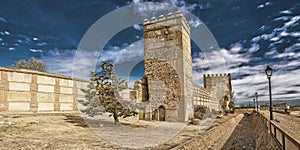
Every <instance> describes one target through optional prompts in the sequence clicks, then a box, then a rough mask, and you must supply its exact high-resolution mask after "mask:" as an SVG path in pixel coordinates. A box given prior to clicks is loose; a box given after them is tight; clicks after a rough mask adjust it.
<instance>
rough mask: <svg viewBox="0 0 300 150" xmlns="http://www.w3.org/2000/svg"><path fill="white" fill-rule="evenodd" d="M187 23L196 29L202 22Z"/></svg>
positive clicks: (191, 21) (192, 21)
mask: <svg viewBox="0 0 300 150" xmlns="http://www.w3.org/2000/svg"><path fill="white" fill-rule="evenodd" d="M188 23H189V25H190V26H193V27H195V28H197V27H198V26H199V25H201V24H202V22H201V21H200V20H199V19H197V20H189V21H188Z"/></svg>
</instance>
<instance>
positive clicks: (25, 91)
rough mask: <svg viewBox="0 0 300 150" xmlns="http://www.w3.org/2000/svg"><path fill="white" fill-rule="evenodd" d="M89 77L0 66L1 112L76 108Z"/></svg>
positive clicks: (51, 110) (70, 109)
mask: <svg viewBox="0 0 300 150" xmlns="http://www.w3.org/2000/svg"><path fill="white" fill-rule="evenodd" d="M87 85H88V81H85V80H80V79H73V78H71V77H68V76H62V75H56V74H50V73H46V72H39V71H32V70H25V69H9V68H3V67H0V112H61V111H76V110H77V102H76V99H77V98H78V99H83V98H84V93H83V92H82V91H81V89H82V88H86V86H87Z"/></svg>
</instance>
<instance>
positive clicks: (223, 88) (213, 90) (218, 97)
mask: <svg viewBox="0 0 300 150" xmlns="http://www.w3.org/2000/svg"><path fill="white" fill-rule="evenodd" d="M203 79H204V88H206V89H207V90H208V91H209V92H210V94H211V101H212V102H211V103H210V106H209V107H210V108H211V109H215V110H220V107H221V103H222V101H223V100H224V96H227V98H228V100H231V98H232V95H231V93H232V87H231V75H230V73H228V74H220V75H219V74H215V75H214V74H204V75H203Z"/></svg>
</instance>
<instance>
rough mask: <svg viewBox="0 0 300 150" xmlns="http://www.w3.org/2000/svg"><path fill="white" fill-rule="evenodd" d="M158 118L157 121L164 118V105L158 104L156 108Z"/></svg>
mask: <svg viewBox="0 0 300 150" xmlns="http://www.w3.org/2000/svg"><path fill="white" fill-rule="evenodd" d="M158 112H159V114H158V120H159V121H165V120H166V109H165V107H164V106H159V108H158Z"/></svg>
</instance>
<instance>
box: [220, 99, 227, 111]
mask: <svg viewBox="0 0 300 150" xmlns="http://www.w3.org/2000/svg"><path fill="white" fill-rule="evenodd" d="M221 107H222V109H223V110H225V109H226V107H227V103H226V101H225V100H224V101H223V103H222V106H221Z"/></svg>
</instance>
